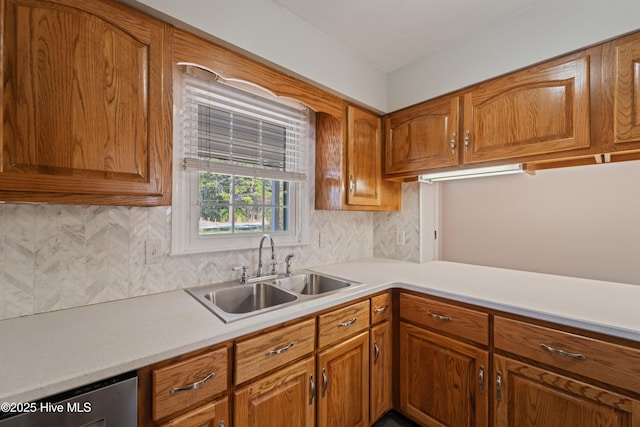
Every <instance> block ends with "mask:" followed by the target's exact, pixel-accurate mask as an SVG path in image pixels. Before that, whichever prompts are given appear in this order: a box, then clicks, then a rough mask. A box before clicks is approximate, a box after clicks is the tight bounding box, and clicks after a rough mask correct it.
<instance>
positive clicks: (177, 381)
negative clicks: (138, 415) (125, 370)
mask: <svg viewBox="0 0 640 427" xmlns="http://www.w3.org/2000/svg"><path fill="white" fill-rule="evenodd" d="M152 378H153V419H154V420H159V419H161V418H164V417H166V416H168V415H171V414H174V413H176V412H178V411H182V410H184V409H188V408H191V407H193V406H195V405H197V404H200V403H202V402H204V401H207V400H212V398H213V397H214V396H215V395H217V394H220V393H222V392H224V391H225V390H226V389H227V348H226V347H225V348H220V349H218V350H213V351H210V352H208V353H205V354H202V355H200V356H196V357H192V358H189V359H187V360H183V361H181V362H178V363H174V364H172V365H169V366H166V367H164V368H159V369H154V370H153V373H152Z"/></svg>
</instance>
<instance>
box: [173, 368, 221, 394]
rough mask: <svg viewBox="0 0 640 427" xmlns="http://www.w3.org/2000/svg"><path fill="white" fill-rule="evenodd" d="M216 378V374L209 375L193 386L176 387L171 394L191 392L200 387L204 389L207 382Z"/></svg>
mask: <svg viewBox="0 0 640 427" xmlns="http://www.w3.org/2000/svg"><path fill="white" fill-rule="evenodd" d="M215 376H216V373H215V372H211V373H210V374H209V375H207V376H206V377H204V378H203V379H201V380H200V381H196V382H195V383H193V384H189V385H186V386H184V387H174V388H172V389H171V391H170V393H171V394H176V393H180V392H181V391H189V390H196V389H199V388H200V387H202V386H203V385H204V383H206V382H207V381H209V380H211V379H213V377H215Z"/></svg>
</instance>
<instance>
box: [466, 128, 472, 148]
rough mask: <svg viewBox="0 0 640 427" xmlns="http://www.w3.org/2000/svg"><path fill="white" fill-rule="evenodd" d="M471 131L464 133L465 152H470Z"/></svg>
mask: <svg viewBox="0 0 640 427" xmlns="http://www.w3.org/2000/svg"><path fill="white" fill-rule="evenodd" d="M470 133H471V132H469V129H467V131H466V132H465V133H464V151H469V134H470Z"/></svg>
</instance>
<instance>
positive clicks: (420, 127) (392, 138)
mask: <svg viewBox="0 0 640 427" xmlns="http://www.w3.org/2000/svg"><path fill="white" fill-rule="evenodd" d="M459 104H460V97H459V96H450V97H445V98H439V99H436V100H433V101H427V102H424V103H422V104H420V105H417V106H415V107H411V108H408V109H405V110H401V111H399V112H397V113H392V114H390V115H388V116H387V117H385V119H384V121H385V141H384V155H385V157H384V174H385V177H394V178H396V177H402V176H411V175H417V174H419V173H422V172H425V171H426V170H427V169H433V168H441V167H447V166H453V165H457V164H458V162H459V157H460V156H459V153H460V151H459V141H460V137H459V135H458V132H459V131H458V127H459V121H458V116H459V111H458V110H459ZM452 144H453V146H452Z"/></svg>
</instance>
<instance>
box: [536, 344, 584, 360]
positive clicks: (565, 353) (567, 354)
mask: <svg viewBox="0 0 640 427" xmlns="http://www.w3.org/2000/svg"><path fill="white" fill-rule="evenodd" d="M540 348H542V349H544V350H547V351H548V352H550V353H555V354H559V355H560V356H565V357H572V358H574V359H578V360H585V359H586V358H587V356H585V355H584V354H580V353H570V352H568V351H564V350H560V349H559V348H553V347H551V346H548V345H546V344H545V343H542V342H541V343H540Z"/></svg>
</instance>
